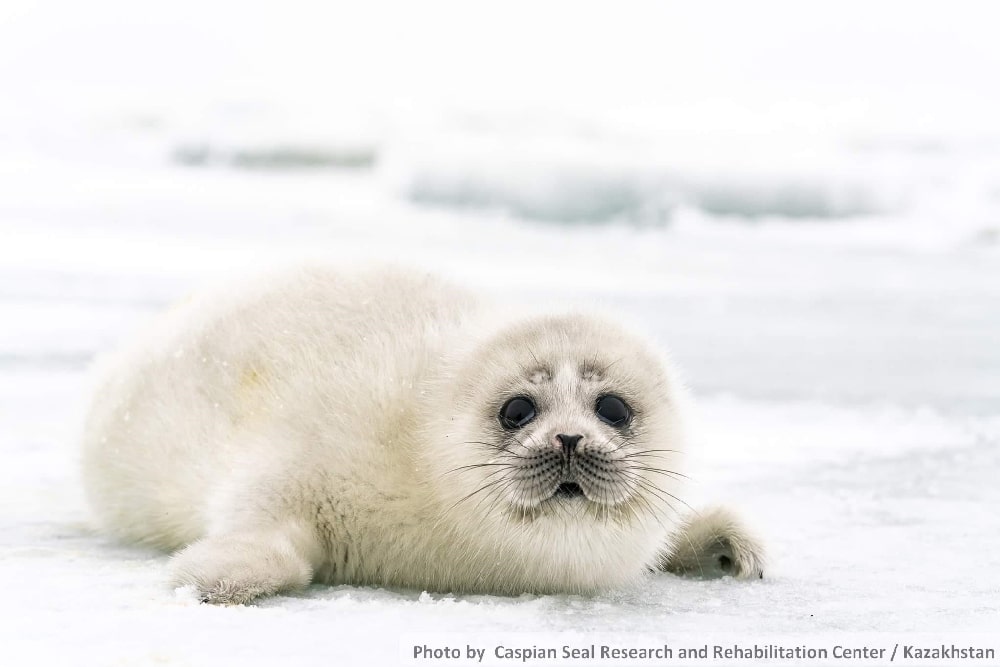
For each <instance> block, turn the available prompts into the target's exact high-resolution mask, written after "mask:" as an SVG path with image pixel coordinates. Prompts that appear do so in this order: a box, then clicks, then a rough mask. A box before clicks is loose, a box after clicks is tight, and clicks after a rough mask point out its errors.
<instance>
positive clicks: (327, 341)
mask: <svg viewBox="0 0 1000 667" xmlns="http://www.w3.org/2000/svg"><path fill="white" fill-rule="evenodd" d="M680 398H681V397H680V388H679V387H678V385H677V381H676V379H675V378H674V377H673V376H672V374H671V373H670V371H669V369H668V367H667V366H666V365H664V364H663V362H662V361H661V360H660V359H659V358H658V356H657V355H655V354H654V353H652V352H651V351H650V349H649V347H648V346H647V345H646V343H644V342H643V341H642V340H640V339H639V338H638V337H636V336H634V335H633V334H631V333H629V332H627V331H624V330H623V329H622V328H621V327H619V326H618V325H617V324H616V323H615V322H613V321H606V320H602V319H598V318H594V317H591V316H585V315H579V314H570V315H549V314H544V315H539V316H529V317H524V316H513V315H510V314H508V313H506V312H505V311H504V310H503V309H501V308H497V307H495V306H493V305H491V304H488V303H484V302H482V301H481V300H479V299H477V298H476V297H475V296H474V295H472V294H471V293H469V292H466V291H464V290H461V289H458V288H456V287H454V286H451V285H449V284H446V283H444V282H442V281H440V280H438V279H435V278H433V277H430V276H426V275H420V274H417V273H411V272H406V271H398V270H371V271H367V272H342V271H336V270H332V269H328V268H322V267H313V268H305V269H299V270H296V271H292V272H288V273H283V274H280V275H273V276H267V277H265V278H263V279H261V280H259V281H255V282H253V283H252V284H249V285H243V286H240V287H239V288H236V289H229V290H224V291H219V292H215V293H211V294H206V295H204V296H202V297H199V298H196V299H194V300H192V301H190V302H189V303H187V304H184V305H182V306H180V307H179V308H176V309H175V310H173V311H171V312H170V313H168V314H167V315H166V316H165V317H164V318H162V319H161V320H160V321H159V322H158V323H157V325H156V328H155V329H154V330H153V331H151V332H150V333H149V334H148V335H146V336H145V337H143V338H142V339H141V340H140V341H139V343H138V345H137V346H136V347H134V348H132V349H130V350H126V351H125V352H124V353H123V354H122V355H121V356H119V357H118V358H117V359H115V360H114V361H113V363H112V364H111V365H110V367H109V369H108V371H107V373H106V375H105V379H104V381H103V382H102V384H101V385H100V387H99V388H98V391H97V393H96V396H95V399H94V405H93V407H92V410H91V413H90V417H89V419H88V423H87V427H86V431H85V443H84V445H85V446H84V480H85V484H86V488H87V492H88V496H89V498H90V500H91V502H92V505H93V506H94V508H95V510H96V512H97V514H98V516H99V518H100V520H101V522H102V523H103V525H104V526H105V527H106V528H107V529H108V530H109V531H111V532H113V533H115V534H117V535H119V536H121V537H122V538H124V539H127V540H130V541H134V542H139V543H145V544H150V545H154V546H156V547H159V548H162V549H165V550H170V551H175V550H180V551H179V553H178V554H177V555H176V557H175V561H174V580H175V583H177V584H187V585H194V586H195V587H196V588H197V589H198V591H199V594H200V595H201V597H202V599H204V600H206V601H212V602H245V601H248V600H250V599H252V598H254V597H256V596H259V595H266V594H273V593H276V592H280V591H284V590H291V589H295V588H298V587H301V586H304V585H306V584H307V583H309V582H310V581H313V580H316V581H322V582H329V583H351V584H372V585H380V586H399V587H412V588H420V589H430V590H439V591H455V592H490V593H502V594H516V593H522V592H536V593H543V592H580V593H585V592H592V591H597V590H601V589H606V588H610V587H617V586H621V585H624V584H627V583H628V582H630V581H634V580H636V579H637V578H638V577H640V576H642V575H643V573H644V572H645V571H646V570H647V569H648V568H652V567H657V566H659V567H661V568H665V569H672V568H671V565H670V563H671V560H670V558H669V554H670V553H672V552H674V553H678V554H680V553H681V552H684V551H685V550H684V549H674V547H673V545H675V544H683V545H685V548H686V552H685V557H684V563H686V564H687V565H684V566H681V567H678V568H673V569H678V570H679V571H686V570H687V569H690V567H689V565H690V563H691V562H700V561H699V558H702V557H704V556H705V554H706V553H708V552H711V551H712V550H713V549H714V550H719V549H720V548H721V549H722V551H720V553H723V552H725V553H724V555H723V556H722V558H721V560H718V559H717V560H712V559H713V558H715V556H714V552H713V553H709V556H708V557H709V560H710V561H711V564H719V563H721V566H722V570H723V571H721V572H720V573H731V574H737V575H746V576H755V575H757V574H759V550H758V549H757V548H756V546H755V543H754V542H753V541H752V540H749V538H746V537H745V536H743V535H737V533H739V532H740V530H741V529H740V528H739V527H738V525H737V524H734V523H732V519H731V517H728V516H724V515H723V516H721V518H715V519H712V523H711V525H709V526H707V527H706V526H705V525H698V522H697V521H694V522H693V524H692V521H691V520H688V521H687V522H685V523H682V522H681V521H680V518H679V512H680V511H681V510H682V509H683V507H684V505H683V500H682V498H683V495H684V494H683V489H682V487H681V485H680V481H681V479H682V472H683V471H682V470H681V467H682V465H683V454H682V452H683V437H682V434H681V430H680V419H681V415H680V412H679V405H680V402H681V400H680ZM711 516H716V515H715V514H713V515H711ZM692 525H693V526H694V529H692ZM679 526H683V529H680V530H679V529H678V527H679ZM714 526H719V527H721V528H722V530H721V531H717V530H714V528H713V527H714ZM706 528H707V532H706ZM716 533H718V534H716ZM688 534H692V535H695V534H697V535H698V540H699V542H698V543H697V544H695V543H692V542H691V541H690V539H688V538H687V537H686V536H687V535H688ZM706 534H707V535H709V536H710V537H709V538H707V539H706V538H705V537H704V535H706ZM730 536H734V537H736V538H738V539H728V538H729V537H730ZM733 544H737V545H746V544H749V545H750V547H749V548H748V547H745V546H741V547H740V550H738V551H737V552H734V550H733V548H732V545H733ZM720 545H721V547H720ZM727 558H728V559H729V565H730V566H731V567H728V568H727V567H726V559H727ZM699 567H702V568H703V566H702V565H699ZM710 567H711V565H710Z"/></svg>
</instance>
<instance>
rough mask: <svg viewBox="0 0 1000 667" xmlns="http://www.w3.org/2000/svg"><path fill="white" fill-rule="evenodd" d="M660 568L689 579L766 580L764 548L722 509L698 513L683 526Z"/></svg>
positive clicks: (660, 563)
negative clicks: (764, 578)
mask: <svg viewBox="0 0 1000 667" xmlns="http://www.w3.org/2000/svg"><path fill="white" fill-rule="evenodd" d="M672 539H673V543H672V548H671V549H670V550H669V551H668V552H667V553H665V554H664V556H663V557H661V558H660V562H659V569H661V570H663V571H665V572H671V573H673V574H678V575H682V576H687V577H699V578H702V579H717V578H719V577H736V578H739V579H763V577H764V548H763V547H762V546H761V544H760V542H759V541H758V540H757V538H755V537H754V536H753V535H751V534H750V533H749V532H748V531H747V529H746V528H745V527H744V526H743V524H742V523H741V522H740V520H739V519H738V518H736V516H734V515H733V514H732V513H730V512H729V511H728V510H726V509H723V508H714V509H711V510H709V511H706V512H700V513H696V514H694V515H693V516H691V517H690V518H689V519H688V520H687V521H685V522H684V523H683V524H681V526H680V528H679V529H678V531H677V533H676V534H675V535H674V536H673V538H672Z"/></svg>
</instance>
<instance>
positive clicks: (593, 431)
mask: <svg viewBox="0 0 1000 667" xmlns="http://www.w3.org/2000/svg"><path fill="white" fill-rule="evenodd" d="M457 375H458V376H459V378H460V382H458V383H457V384H456V386H455V387H454V388H453V390H454V391H455V394H453V396H456V398H455V400H456V402H458V403H460V404H461V408H462V409H460V410H458V412H459V413H460V414H461V415H463V416H466V418H464V419H453V422H455V423H454V426H456V427H457V431H458V432H457V433H456V434H455V437H454V439H453V444H451V443H450V444H449V445H448V455H447V457H446V458H447V459H448V460H449V463H451V464H453V467H452V468H451V469H450V470H449V473H450V474H449V476H450V477H452V478H454V480H455V484H456V493H458V492H460V493H461V497H459V498H458V499H457V504H458V505H459V506H462V505H464V506H466V508H467V509H466V510H465V511H474V512H484V513H485V514H487V515H492V514H495V513H500V514H503V515H505V517H506V518H507V519H509V518H510V517H519V518H530V519H537V518H541V517H546V516H557V517H577V518H580V519H582V520H590V521H592V520H594V518H600V517H604V518H607V517H616V518H619V519H640V518H649V517H650V516H652V518H653V519H657V520H659V519H661V518H666V517H670V516H672V515H673V514H674V513H675V512H676V510H679V509H680V507H679V504H680V501H679V500H678V499H677V494H678V489H677V483H678V480H679V478H680V477H682V475H681V474H680V472H679V470H678V468H679V465H680V463H681V460H680V449H681V446H680V434H679V425H678V424H677V419H676V412H675V408H676V406H675V402H676V401H675V399H676V396H675V394H674V391H675V387H674V386H673V382H672V379H671V378H668V377H667V374H666V370H665V368H664V367H663V365H662V363H661V361H660V359H659V358H658V357H657V356H656V355H653V354H651V353H649V352H648V351H647V350H646V348H645V345H644V343H642V342H641V341H639V340H638V339H636V338H634V337H632V336H631V335H629V334H627V333H626V332H624V331H622V330H621V329H619V328H618V327H617V326H616V325H614V324H613V323H608V322H604V321H601V320H595V319H593V318H589V317H581V316H566V317H549V318H541V319H538V320H531V321H528V322H525V323H522V324H519V325H517V326H515V327H512V328H510V329H508V330H505V331H503V332H502V333H501V334H500V335H499V336H497V337H496V338H493V339H491V340H489V341H488V342H487V343H486V344H484V345H482V346H480V348H479V349H478V350H477V351H476V352H475V353H474V354H472V355H470V357H469V359H467V360H466V363H465V364H464V368H463V370H462V371H461V372H460V373H458V374H457ZM472 415H474V417H471V418H469V417H470V416H472ZM449 439H450V440H452V438H449ZM484 518H485V517H484Z"/></svg>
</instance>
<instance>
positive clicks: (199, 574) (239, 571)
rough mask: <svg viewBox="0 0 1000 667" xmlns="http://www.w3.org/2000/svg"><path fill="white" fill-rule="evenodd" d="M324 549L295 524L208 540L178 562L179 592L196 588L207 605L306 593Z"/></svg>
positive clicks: (175, 566) (175, 571)
mask: <svg viewBox="0 0 1000 667" xmlns="http://www.w3.org/2000/svg"><path fill="white" fill-rule="evenodd" d="M318 552H319V548H318V545H317V543H316V540H315V538H314V537H313V536H312V534H311V533H310V532H309V531H307V530H305V529H303V528H301V527H299V526H296V525H293V524H289V525H283V526H273V527H268V528H261V529H256V530H250V531H240V532H228V533H225V534H221V535H214V536H209V537H206V538H203V539H201V540H198V541H197V542H194V543H193V544H191V545H189V546H188V547H186V548H185V549H183V550H182V551H180V552H178V553H177V554H176V555H175V556H174V557H173V563H172V565H173V577H172V581H173V584H174V585H175V586H194V587H195V588H196V589H197V592H198V598H199V599H200V600H201V601H202V602H210V603H213V604H244V603H246V602H249V601H251V600H253V599H254V598H258V597H261V596H264V595H275V594H277V593H282V592H287V591H293V590H298V589H301V588H305V587H306V586H307V585H309V582H310V581H311V580H312V576H313V569H314V568H315V566H316V564H317V563H316V560H317V555H318Z"/></svg>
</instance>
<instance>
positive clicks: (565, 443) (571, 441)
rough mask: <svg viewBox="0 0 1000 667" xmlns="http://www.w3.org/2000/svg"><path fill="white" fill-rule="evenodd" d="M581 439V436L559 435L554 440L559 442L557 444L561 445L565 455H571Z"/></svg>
mask: <svg viewBox="0 0 1000 667" xmlns="http://www.w3.org/2000/svg"><path fill="white" fill-rule="evenodd" d="M582 439H583V436H582V435H566V434H565V433H560V434H559V435H557V436H556V440H558V441H559V444H561V445H562V447H563V449H564V450H566V453H567V454H572V453H573V451H574V450H575V449H576V445H577V443H578V442H580V440H582Z"/></svg>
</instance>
